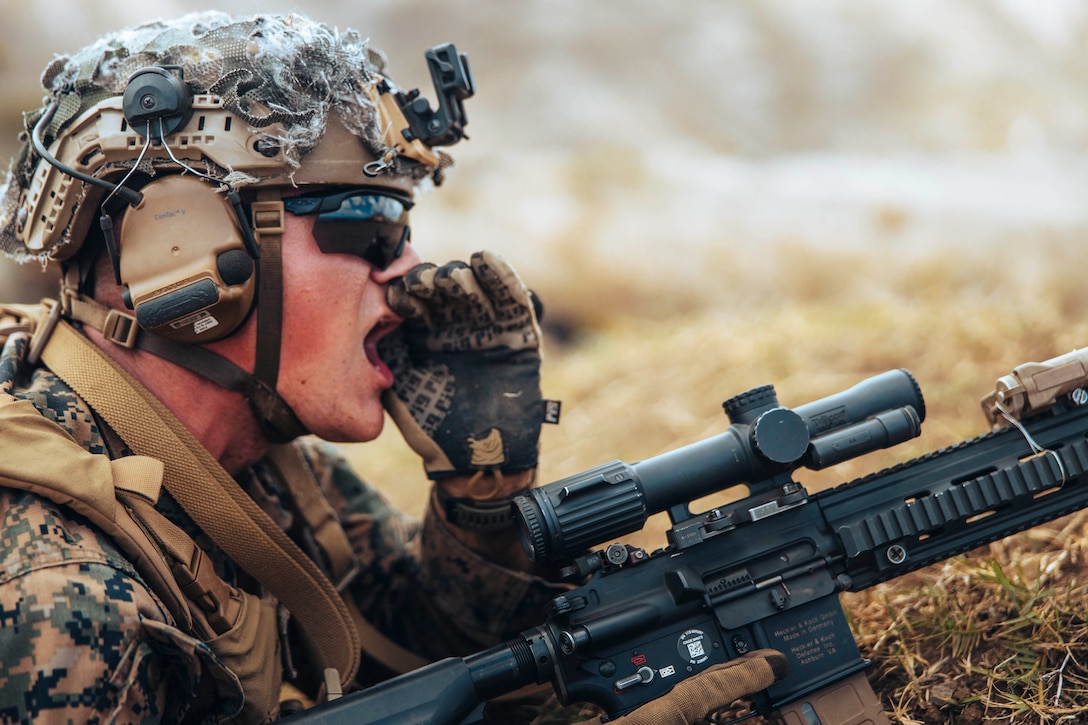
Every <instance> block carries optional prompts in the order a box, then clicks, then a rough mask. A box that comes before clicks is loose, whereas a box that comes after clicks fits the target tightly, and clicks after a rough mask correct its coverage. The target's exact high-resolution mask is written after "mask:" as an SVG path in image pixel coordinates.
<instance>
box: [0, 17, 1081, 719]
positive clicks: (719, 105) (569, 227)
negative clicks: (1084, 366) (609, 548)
mask: <svg viewBox="0 0 1088 725" xmlns="http://www.w3.org/2000/svg"><path fill="white" fill-rule="evenodd" d="M199 7H203V6H202V5H197V4H196V3H191V2H186V1H183V0H164V1H163V2H159V3H156V4H155V6H154V8H149V7H148V6H147V5H146V4H144V3H138V2H134V1H133V0H100V1H99V2H96V3H93V4H92V3H78V4H77V3H74V2H71V0H67V1H66V2H61V1H60V0H39V2H36V3H33V4H30V3H22V2H16V0H0V11H2V17H4V19H5V20H4V23H3V25H2V26H0V87H2V88H3V89H4V93H3V96H2V98H0V103H2V104H3V105H2V106H0V155H2V156H9V155H10V154H11V153H12V152H13V151H14V149H15V147H16V140H15V135H16V133H17V131H18V127H19V112H20V111H21V110H24V109H29V108H32V107H34V106H36V105H37V104H38V101H39V98H40V96H41V90H40V89H39V88H37V86H36V79H37V76H38V74H39V73H40V71H41V69H42V68H43V67H44V66H45V65H46V63H47V62H48V61H49V59H50V58H51V57H52V53H53V52H64V51H71V50H75V49H77V48H79V47H81V46H82V45H83V44H85V43H87V42H89V41H91V40H92V39H93V38H95V37H96V36H97V35H98V34H99V33H101V32H104V31H106V30H110V29H114V28H116V27H117V26H120V25H127V24H130V23H133V22H137V21H142V20H146V19H149V18H153V17H157V16H164V15H176V14H179V13H181V12H185V11H189V10H194V9H198V8H199ZM295 7H296V6H295V5H294V4H292V3H283V2H275V1H269V2H259V3H258V2H255V1H248V2H247V1H246V0H240V1H238V2H235V3H233V4H232V5H231V6H230V8H229V9H230V10H231V11H233V12H238V13H244V12H253V11H257V10H262V11H271V10H276V11H287V10H292V9H295ZM224 9H226V8H224ZM306 11H307V12H308V13H309V14H311V15H314V16H316V17H318V18H320V19H323V20H326V21H328V22H330V23H333V24H337V25H340V26H341V27H353V28H358V29H359V30H360V31H361V32H362V33H363V35H365V36H370V37H371V38H372V41H373V44H374V45H375V46H377V47H379V48H382V49H383V50H384V51H385V52H386V53H387V55H388V56H389V59H390V66H391V70H392V75H393V77H394V78H395V79H396V80H397V82H398V83H399V84H400V85H402V86H404V87H408V88H411V87H416V86H419V87H421V88H422V89H423V90H424V93H425V95H428V96H433V94H432V92H431V90H430V89H431V84H430V80H429V78H428V77H427V75H426V69H425V66H424V63H423V59H422V51H423V49H424V48H425V47H427V46H429V45H433V44H436V43H439V42H445V41H453V42H455V43H457V45H458V48H459V49H460V50H461V51H463V52H466V53H468V54H469V56H470V59H471V62H472V67H473V71H474V74H475V77H476V84H477V95H476V97H474V98H473V99H471V100H470V101H468V103H467V106H466V107H467V111H468V116H469V118H470V124H469V126H468V132H469V135H470V136H471V137H472V140H471V141H469V142H466V143H462V144H460V145H458V146H457V147H456V148H454V149H453V150H452V153H453V155H454V157H455V158H456V159H457V165H456V166H455V167H454V169H453V170H452V171H451V173H450V174H449V180H448V182H447V183H446V185H445V186H444V187H442V188H440V189H437V190H434V191H433V192H430V191H428V192H426V193H425V194H424V195H423V198H422V200H421V203H420V204H419V206H418V207H417V211H416V212H414V221H413V226H414V230H413V240H414V243H415V244H416V245H417V247H419V249H420V251H421V253H422V254H423V255H424V257H425V258H430V259H433V260H434V261H436V262H442V261H445V260H447V259H450V258H465V257H466V256H467V255H468V254H469V253H471V252H472V251H474V250H476V249H479V248H484V247H487V248H491V249H495V250H497V251H499V252H501V253H502V254H504V255H505V256H507V257H508V258H509V259H511V260H512V261H513V262H514V263H515V265H516V266H517V267H518V268H519V270H520V271H521V273H522V276H523V277H524V278H525V279H526V280H527V281H528V283H529V284H530V285H531V286H532V287H534V288H535V289H537V290H538V292H539V293H540V295H541V296H542V298H543V299H544V302H545V306H546V309H547V313H546V320H545V321H546V323H547V327H548V332H549V341H548V345H547V349H546V358H545V365H544V380H545V386H544V390H545V396H546V397H549V398H557V399H561V400H562V401H563V403H564V407H563V420H562V424H561V425H559V426H553V427H546V429H545V432H544V436H543V443H542V445H543V458H542V465H541V470H540V478H541V481H542V482H547V481H550V480H554V479H557V478H560V477H562V476H566V475H569V474H572V473H575V472H577V471H580V470H583V469H585V468H588V467H590V466H593V465H597V464H599V463H603V462H605V461H608V460H612V459H615V458H619V459H622V460H626V461H629V462H632V461H636V460H640V459H644V458H647V457H650V456H653V455H656V454H659V453H662V452H664V451H667V450H670V449H673V448H676V447H678V446H681V445H685V444H688V443H692V442H695V441H697V440H699V439H701V438H704V437H707V436H710V435H713V434H716V433H718V432H720V431H722V430H724V429H725V427H726V425H727V421H726V419H725V417H724V415H723V414H722V411H721V407H720V403H721V401H722V400H724V399H726V398H728V397H731V396H732V395H735V394H737V393H740V392H742V391H744V390H746V389H749V388H751V387H754V386H756V385H762V384H765V383H773V384H774V385H775V387H776V389H777V391H778V395H779V398H780V400H781V401H782V403H783V404H785V405H788V406H795V405H799V404H802V403H806V402H809V401H810V400H814V399H816V398H818V397H821V396H824V395H827V394H830V393H833V392H837V391H839V390H841V389H844V388H846V387H848V386H850V385H852V384H854V383H855V382H858V381H859V380H860V379H862V378H864V377H866V376H868V375H871V374H875V373H877V372H881V371H883V370H886V369H889V368H896V367H905V368H908V369H910V370H911V371H912V372H913V373H914V374H915V375H916V377H917V378H918V380H919V382H920V384H921V386H922V389H923V392H924V393H925V396H926V400H927V407H928V417H927V420H926V422H925V424H924V425H923V434H922V436H921V437H920V438H919V439H916V440H915V441H911V442H910V443H908V444H904V445H901V446H898V447H897V448H896V449H895V450H893V451H888V452H883V453H879V454H872V455H870V456H866V457H864V458H862V459H859V460H856V461H852V462H849V463H847V464H843V465H840V466H838V467H836V468H835V469H833V470H832V471H826V472H822V473H820V474H818V475H817V474H812V473H808V472H803V471H802V472H799V474H798V476H799V478H801V479H802V480H803V481H804V482H806V483H808V484H810V486H812V487H819V486H823V485H829V484H834V483H838V482H841V481H845V480H849V479H852V478H854V477H856V476H859V475H862V474H865V473H868V472H870V471H873V470H877V469H879V468H882V467H884V466H885V465H889V464H890V463H892V462H896V461H902V460H906V459H907V458H909V457H913V456H915V455H919V454H921V453H923V452H926V451H929V450H933V449H935V448H938V447H942V446H945V445H948V444H950V443H953V442H956V441H959V440H962V439H964V438H966V437H970V436H973V435H976V434H978V433H981V432H983V430H984V424H983V423H984V422H983V419H982V416H981V414H980V413H979V410H978V400H979V398H980V397H981V396H982V395H983V394H985V393H986V392H987V391H988V389H990V388H991V387H992V385H993V383H994V381H995V379H996V378H997V377H999V376H1000V375H1003V374H1006V373H1008V372H1010V371H1011V369H1012V367H1014V366H1015V365H1017V364H1019V363H1021V362H1025V361H1028V360H1042V359H1046V358H1049V357H1052V356H1055V355H1058V354H1061V353H1064V352H1067V351H1069V350H1070V349H1073V348H1076V347H1082V346H1085V345H1088V322H1086V321H1085V316H1084V314H1083V311H1084V309H1085V304H1086V302H1088V291H1086V289H1085V285H1084V283H1083V281H1082V279H1083V269H1084V267H1085V253H1084V248H1085V237H1086V233H1088V205H1086V203H1085V200H1086V199H1088V154H1086V149H1088V106H1086V104H1085V99H1084V89H1085V87H1088V84H1086V80H1088V62H1086V60H1088V58H1086V55H1088V43H1086V42H1085V41H1086V39H1088V9H1086V8H1085V6H1083V5H1082V4H1080V3H1076V2H1073V1H1072V0H1053V1H1049V2H1045V3H1037V2H1028V1H1026V0H995V1H994V2H983V1H982V0H944V1H939V0H917V1H916V2H911V3H894V4H893V3H882V4H872V3H867V2H864V0H820V1H819V2H802V1H801V0H738V1H737V2H730V3H718V2H713V0H692V1H691V2H686V3H683V4H665V3H659V2H654V1H653V0H599V1H597V2H593V3H585V2H577V1H575V0H527V1H525V2H518V3H500V2H497V0H496V1H488V0H476V1H475V2H458V3H450V2H444V1H440V0H399V1H394V0H380V1H378V0H375V1H372V2H368V3H365V4H358V3H348V2H346V1H334V0H327V1H325V2H318V1H315V2H311V3H307V5H306ZM61 18H63V22H58V19H61ZM23 271H24V272H28V274H23V275H16V274H15V273H14V272H15V270H14V268H13V266H12V265H11V264H10V263H0V288H2V289H3V291H4V293H5V294H4V295H3V296H4V297H6V298H9V299H12V298H17V299H35V298H36V297H38V296H40V295H41V294H43V292H44V293H48V292H50V291H51V283H49V282H47V281H45V280H43V279H42V278H41V277H40V276H39V275H37V274H36V272H34V271H33V270H23ZM28 279H29V280H30V281H31V283H30V284H27V280H28ZM387 433H388V434H387V435H384V436H383V437H382V439H381V440H379V441H377V442H375V443H371V444H365V445H359V446H350V447H349V450H350V454H351V456H352V457H353V459H354V460H355V461H356V462H357V464H358V466H359V468H360V470H361V471H362V472H363V473H364V475H366V476H367V477H369V478H370V479H371V480H373V481H375V482H377V483H379V484H380V485H381V486H382V487H383V488H384V489H385V490H386V491H387V492H388V493H389V494H390V496H391V497H392V498H393V499H394V501H395V502H397V503H398V504H399V505H401V506H403V507H405V508H407V509H409V510H419V508H420V507H421V505H422V504H421V501H422V496H423V492H424V491H425V486H424V482H423V480H422V475H421V467H420V466H419V464H418V462H417V460H416V459H415V457H414V456H413V455H412V454H411V453H410V452H408V451H407V450H406V449H405V447H404V445H403V443H402V442H401V441H400V439H399V437H398V436H397V434H396V431H395V430H394V429H393V428H392V426H390V427H389V430H388V431H387ZM663 526H664V522H662V521H659V520H657V519H655V520H654V522H653V523H652V525H651V526H649V527H647V529H646V530H645V531H644V532H642V533H640V534H638V535H636V536H633V537H631V539H630V540H631V541H632V542H633V543H641V544H642V545H644V546H648V547H650V548H654V547H656V546H658V545H660V544H662V543H663V537H662V535H661V530H662V528H663ZM1066 533H1067V532H1066ZM1066 533H1063V534H1062V535H1063V536H1064V535H1066ZM1059 545H1060V542H1059ZM866 601H867V602H869V604H868V605H866V606H869V607H870V609H869V610H866V611H871V609H872V607H871V605H872V601H873V600H866ZM881 601H883V600H881ZM860 607H861V605H860V604H859V609H860ZM877 624H880V623H879V622H877ZM881 626H882V625H881ZM906 669H909V668H906ZM923 694H924V693H923ZM918 696H919V697H922V695H918ZM903 712H904V713H907V712H908V711H907V710H904V711H903ZM904 717H905V718H906V719H904V720H903V722H920V721H921V720H910V718H909V717H908V715H904ZM929 721H932V722H937V721H940V720H939V718H936V719H932V720H927V722H929ZM948 721H949V722H952V721H955V720H954V718H953V719H951V720H948ZM1035 721H1039V720H1038V719H1036V720H1035Z"/></svg>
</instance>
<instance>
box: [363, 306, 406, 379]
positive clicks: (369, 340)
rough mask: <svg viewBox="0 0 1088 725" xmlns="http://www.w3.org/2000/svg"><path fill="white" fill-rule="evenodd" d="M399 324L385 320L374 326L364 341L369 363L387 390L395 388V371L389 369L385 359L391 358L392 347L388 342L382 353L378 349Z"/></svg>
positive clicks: (364, 349)
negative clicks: (390, 349)
mask: <svg viewBox="0 0 1088 725" xmlns="http://www.w3.org/2000/svg"><path fill="white" fill-rule="evenodd" d="M397 324H398V323H396V322H390V321H385V320H383V321H381V322H379V323H378V324H377V325H375V326H374V329H373V330H371V331H370V333H369V334H368V335H367V336H366V339H365V340H364V341H363V351H364V352H365V353H366V359H367V361H368V362H369V363H370V365H371V366H372V367H373V368H374V370H375V372H377V373H378V376H379V377H380V378H381V379H382V382H383V384H384V387H387V388H389V387H392V386H393V371H392V370H390V369H389V365H387V364H386V362H385V359H383V358H388V357H389V350H388V348H389V347H390V346H389V344H388V341H387V344H385V345H382V346H381V347H383V348H384V350H381V351H380V350H379V349H378V348H379V343H380V342H381V340H382V338H384V337H385V336H386V335H388V334H389V333H391V332H393V331H394V330H396V329H397ZM383 353H384V354H383Z"/></svg>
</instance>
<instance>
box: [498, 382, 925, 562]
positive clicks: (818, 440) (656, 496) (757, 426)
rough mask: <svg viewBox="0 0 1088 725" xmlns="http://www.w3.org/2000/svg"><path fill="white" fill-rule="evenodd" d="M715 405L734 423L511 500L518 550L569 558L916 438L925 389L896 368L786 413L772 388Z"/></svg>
mask: <svg viewBox="0 0 1088 725" xmlns="http://www.w3.org/2000/svg"><path fill="white" fill-rule="evenodd" d="M722 407H723V408H724V409H725V412H726V415H727V416H728V417H729V420H730V423H731V425H730V426H729V428H728V429H727V430H726V431H725V432H724V433H721V434H719V435H717V436H713V437H711V438H707V439H705V440H702V441H699V442H697V443H693V444H691V445H688V446H685V447H683V448H679V449H677V450H675V451H670V452H668V453H664V454H662V455H660V456H655V457H654V458H649V459H647V460H645V461H641V462H639V463H634V464H627V463H624V462H622V461H613V462H611V463H606V464H604V465H602V466H598V467H596V468H592V469H590V470H588V471H583V472H582V473H578V474H575V475H573V476H570V477H568V478H564V479H561V480H559V481H556V482H554V483H550V484H547V485H546V486H541V487H540V488H535V489H530V490H529V491H528V492H526V494H525V495H523V496H518V497H516V498H515V499H514V504H513V506H514V511H515V514H516V519H517V531H518V538H519V539H520V541H521V545H522V547H523V548H524V549H525V553H526V554H527V555H528V556H529V558H530V559H532V560H533V561H545V560H547V561H553V562H561V561H564V560H568V559H569V558H572V557H574V556H578V555H580V554H582V553H584V552H585V549H587V548H589V547H592V546H595V545H597V544H601V543H604V542H606V541H610V540H612V539H615V538H616V537H618V536H623V535H624V534H629V533H631V532H633V531H638V530H639V529H641V528H642V527H643V526H644V525H645V523H646V519H647V518H648V517H649V516H650V515H652V514H655V513H658V512H661V511H665V510H666V509H669V510H670V516H671V517H672V519H673V523H674V524H676V523H677V515H678V514H677V512H678V511H680V510H681V509H678V508H677V507H683V508H682V510H683V511H686V506H687V504H688V503H690V502H691V501H694V500H696V499H698V498H700V497H702V496H706V495H708V494H710V493H713V492H715V491H719V490H721V489H724V488H728V487H730V486H735V485H738V484H742V483H748V484H749V493H750V495H751V496H752V497H754V498H758V495H759V494H761V493H763V492H765V491H766V490H768V489H770V488H774V487H780V486H782V485H783V484H784V483H789V482H790V481H789V474H790V473H792V472H793V471H794V470H796V469H797V468H800V467H802V466H804V467H806V468H810V469H813V470H819V469H821V468H825V467H827V466H830V465H834V464H836V463H840V462H842V461H845V460H848V459H851V458H855V457H857V456H860V455H862V454H865V453H869V452H871V451H875V450H879V449H881V448H887V447H889V446H892V445H896V444H898V443H902V442H903V441H906V440H909V439H911V438H914V437H915V436H917V435H918V434H919V433H920V432H921V422H922V421H923V420H924V419H925V402H924V401H923V399H922V391H921V389H920V388H919V387H918V383H917V382H916V381H915V379H914V376H912V375H911V374H910V373H909V372H908V371H906V370H902V369H900V370H889V371H887V372H884V373H881V374H879V375H874V376H873V377H871V378H867V379H866V380H863V381H861V382H860V383H858V384H857V385H854V386H853V387H851V388H849V389H847V390H844V391H842V392H840V393H835V394H834V395H830V396H828V397H826V398H822V399H820V400H817V401H815V402H812V403H808V404H806V405H802V406H800V407H798V408H795V409H792V410H791V409H789V408H784V407H782V406H780V405H779V403H778V399H777V397H776V395H775V392H774V388H773V387H772V386H770V385H764V386H762V387H759V388H755V389H753V390H749V391H747V392H745V393H741V394H740V395H737V396H735V397H733V398H730V399H729V400H727V401H725V402H724V403H723V404H722ZM783 474H785V476H784V475H783ZM758 503H759V501H757V504H758ZM753 511H754V509H753ZM688 515H689V516H690V514H688ZM746 515H747V517H748V520H754V519H755V518H758V515H757V514H755V513H752V512H749V513H748V514H746ZM742 521H743V519H742Z"/></svg>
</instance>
